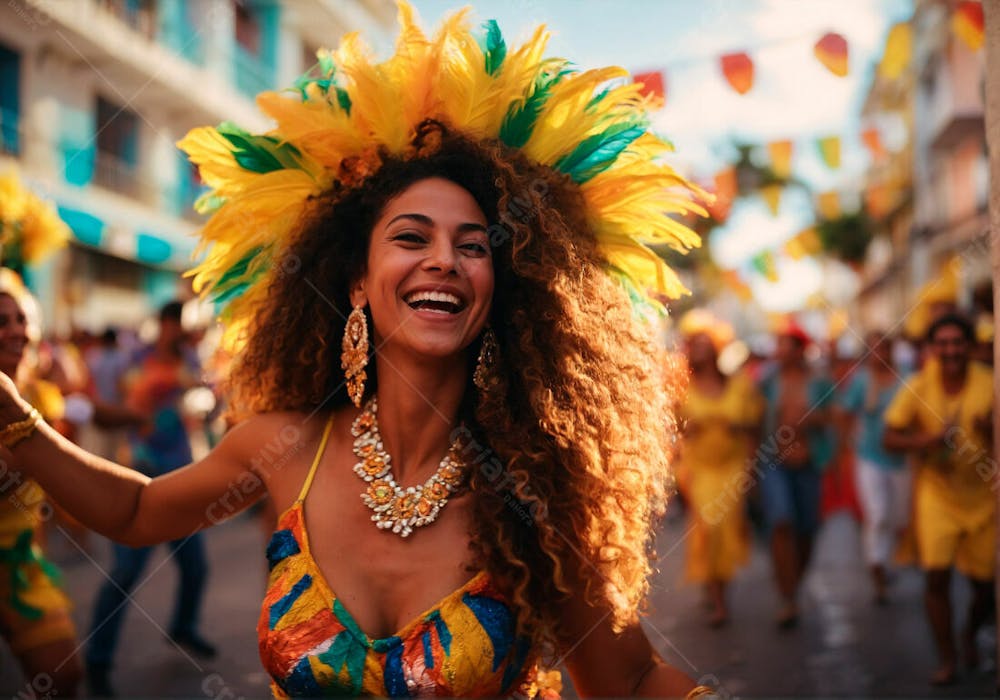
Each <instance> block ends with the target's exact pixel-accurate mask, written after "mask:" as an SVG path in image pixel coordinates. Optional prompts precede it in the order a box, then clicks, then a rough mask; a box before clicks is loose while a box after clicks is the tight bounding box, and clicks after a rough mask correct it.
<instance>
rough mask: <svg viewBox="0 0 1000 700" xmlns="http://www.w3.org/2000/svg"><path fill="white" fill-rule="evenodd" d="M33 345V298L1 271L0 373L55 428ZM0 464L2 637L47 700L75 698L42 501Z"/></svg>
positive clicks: (69, 639)
mask: <svg viewBox="0 0 1000 700" xmlns="http://www.w3.org/2000/svg"><path fill="white" fill-rule="evenodd" d="M38 340H39V328H38V315H37V305H36V303H35V301H34V299H33V298H32V297H31V295H30V293H29V292H28V290H27V289H26V288H25V287H24V285H23V283H22V282H21V280H20V278H18V276H17V275H16V273H14V272H12V271H11V270H8V269H6V268H2V269H0V372H3V373H4V374H6V375H7V376H9V377H11V378H14V379H15V381H16V383H17V386H18V389H19V390H20V391H21V392H22V393H23V395H24V396H25V397H30V399H29V400H30V401H31V403H32V404H33V405H34V406H35V408H36V409H37V410H38V412H39V413H40V414H41V415H42V416H44V417H45V418H46V420H52V421H58V420H61V419H62V417H63V400H62V394H61V393H60V391H59V389H58V387H56V386H55V385H54V384H51V383H49V382H46V381H44V380H41V379H39V378H37V377H36V376H34V371H33V369H32V368H31V367H30V366H29V363H28V362H27V361H26V359H25V354H26V351H27V350H28V349H29V345H30V344H31V343H37V342H38ZM9 430H10V429H9V428H8V429H5V430H4V431H3V432H0V436H4V433H8V432H9ZM0 464H3V469H2V471H0V474H2V477H3V479H2V482H0V495H2V497H0V632H2V634H3V638H4V640H5V641H6V642H7V644H8V645H9V646H10V649H11V651H12V652H13V654H14V656H15V657H16V658H17V660H18V662H19V663H20V665H21V671H22V672H23V674H24V676H25V677H26V678H27V679H29V680H31V679H34V678H37V677H39V676H40V674H46V676H47V677H48V678H49V679H51V681H52V688H51V694H52V695H53V696H58V697H73V696H75V695H76V688H77V685H78V684H79V681H80V675H81V668H80V661H79V658H78V656H77V640H76V628H75V627H74V625H73V621H72V619H71V618H70V610H71V609H72V604H71V603H70V601H69V599H68V598H67V597H66V594H65V593H64V592H63V590H62V587H61V584H60V578H61V576H60V574H59V571H58V570H57V569H56V567H55V566H54V565H53V564H52V563H51V562H49V561H48V560H47V559H46V558H45V557H44V556H43V554H42V549H41V547H40V545H39V543H38V530H39V527H40V525H41V524H42V523H43V522H44V521H45V519H46V518H45V515H46V509H47V508H48V506H47V505H46V504H45V494H44V493H43V492H42V490H41V488H39V486H38V485H37V484H36V483H35V482H34V481H32V480H30V479H23V478H22V477H21V476H20V473H19V472H17V471H14V470H11V471H8V470H7V468H6V464H7V459H6V458H5V459H4V461H3V462H2V463H0ZM48 514H49V515H50V514H51V511H48Z"/></svg>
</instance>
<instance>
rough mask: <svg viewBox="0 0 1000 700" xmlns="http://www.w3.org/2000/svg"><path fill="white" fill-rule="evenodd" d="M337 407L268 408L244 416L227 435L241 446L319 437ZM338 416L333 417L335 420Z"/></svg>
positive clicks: (303, 441) (287, 443) (253, 447)
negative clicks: (299, 409) (318, 409)
mask: <svg viewBox="0 0 1000 700" xmlns="http://www.w3.org/2000/svg"><path fill="white" fill-rule="evenodd" d="M337 413H340V412H339V411H333V412H331V411H313V412H311V413H307V412H305V411H268V412H265V413H254V414H252V415H250V416H247V417H245V418H243V419H242V420H241V421H240V422H239V423H237V424H236V425H235V426H233V428H232V429H231V430H230V431H229V434H228V435H227V437H229V438H230V439H232V440H235V441H236V442H238V443H239V444H240V445H242V446H243V447H244V448H250V449H251V450H260V449H262V448H267V447H282V446H283V447H285V448H289V447H293V446H301V445H303V444H307V443H311V442H315V441H317V440H319V438H320V436H321V435H322V433H323V430H324V428H325V426H326V424H327V423H328V422H329V421H330V419H331V417H332V416H333V415H334V414H337ZM336 420H337V419H336V418H334V421H336Z"/></svg>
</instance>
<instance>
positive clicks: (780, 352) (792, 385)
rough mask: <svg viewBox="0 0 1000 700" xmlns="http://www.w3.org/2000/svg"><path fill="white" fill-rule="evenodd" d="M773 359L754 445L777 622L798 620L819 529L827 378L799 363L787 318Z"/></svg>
mask: <svg viewBox="0 0 1000 700" xmlns="http://www.w3.org/2000/svg"><path fill="white" fill-rule="evenodd" d="M777 341H778V344H777V349H776V352H775V361H776V366H775V367H774V368H773V369H772V370H771V371H770V372H768V373H766V374H765V376H764V377H763V379H762V380H761V383H760V390H761V393H762V394H763V396H764V398H765V399H766V401H767V410H766V412H765V419H764V440H765V445H766V444H770V445H772V446H774V445H777V446H778V448H779V449H768V450H765V449H763V447H764V445H762V449H760V450H758V458H759V459H760V462H761V463H760V464H759V465H758V469H759V473H761V474H763V477H762V479H761V487H760V488H761V498H762V501H763V507H764V513H765V516H766V518H767V522H768V525H769V528H770V534H771V557H772V561H773V565H774V575H775V581H776V583H777V586H778V592H779V594H780V595H781V599H782V605H781V610H780V612H779V614H778V625H779V627H781V628H782V629H785V628H790V627H793V626H794V625H795V624H796V623H797V622H798V602H797V598H798V589H799V585H800V583H801V582H802V578H803V576H804V575H805V572H806V568H807V567H808V565H809V559H810V557H811V555H812V548H813V541H814V540H815V537H816V532H817V531H818V530H819V503H820V484H821V478H822V473H823V468H824V467H825V466H826V464H827V463H828V462H829V461H830V457H831V456H832V452H833V435H832V430H831V415H830V410H831V405H832V403H833V386H832V384H831V382H830V381H829V379H827V378H825V377H822V376H819V375H817V374H815V373H813V371H812V370H811V369H810V368H809V367H808V366H807V365H806V362H805V350H806V347H807V346H808V345H809V342H810V339H809V336H808V335H806V333H805V332H804V331H803V330H802V329H801V328H799V327H798V326H797V325H796V324H794V323H793V322H789V323H788V324H787V325H786V327H785V328H784V329H782V331H781V332H780V333H779V334H778V338H777Z"/></svg>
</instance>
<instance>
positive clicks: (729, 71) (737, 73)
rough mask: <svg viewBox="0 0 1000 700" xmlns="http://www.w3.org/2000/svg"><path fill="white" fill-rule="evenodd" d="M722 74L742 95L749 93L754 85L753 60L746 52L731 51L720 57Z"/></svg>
mask: <svg viewBox="0 0 1000 700" xmlns="http://www.w3.org/2000/svg"><path fill="white" fill-rule="evenodd" d="M719 60H720V62H721V65H722V74H723V75H724V76H726V80H727V81H729V84H730V85H731V86H732V88H733V90H735V91H736V92H738V93H740V94H741V95H745V94H747V92H749V91H750V88H752V87H753V61H751V60H750V57H749V56H747V55H746V54H745V53H730V54H726V55H725V56H723V57H722V58H721V59H719Z"/></svg>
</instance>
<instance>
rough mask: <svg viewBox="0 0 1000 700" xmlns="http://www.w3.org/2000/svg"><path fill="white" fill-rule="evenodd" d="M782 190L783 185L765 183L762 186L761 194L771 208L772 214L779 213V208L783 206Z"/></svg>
mask: <svg viewBox="0 0 1000 700" xmlns="http://www.w3.org/2000/svg"><path fill="white" fill-rule="evenodd" d="M781 190H782V187H781V185H765V186H764V187H761V188H760V196H761V197H763V198H764V201H765V202H766V203H767V208H768V209H770V210H771V216H777V215H778V209H779V208H780V207H781Z"/></svg>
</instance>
